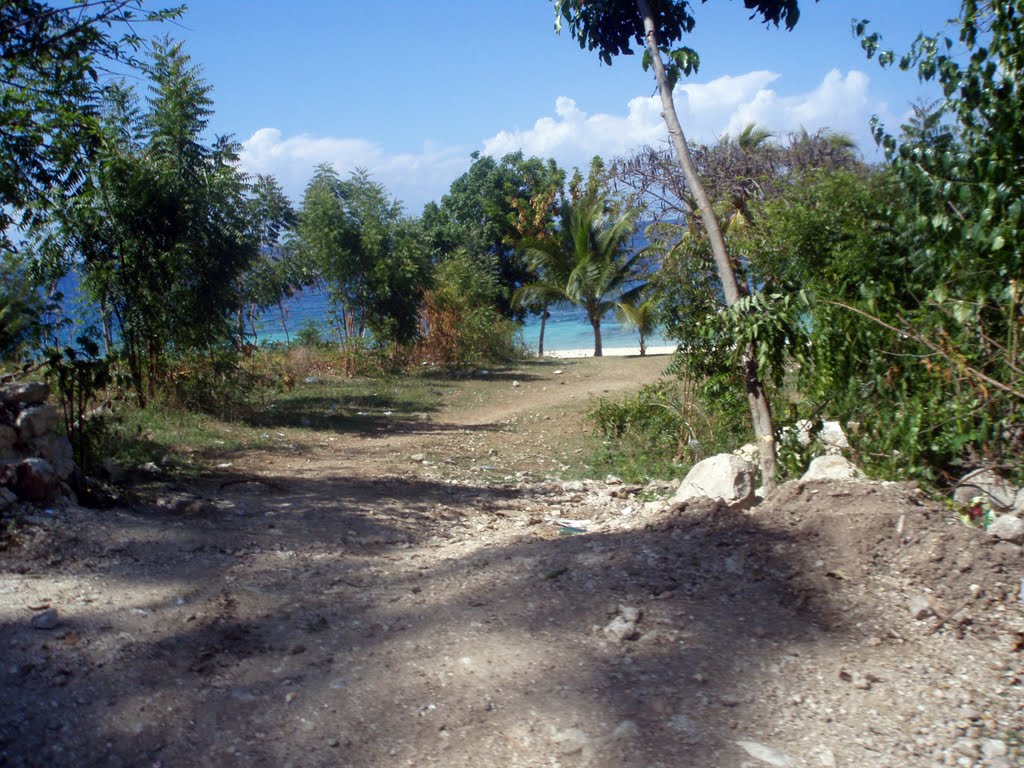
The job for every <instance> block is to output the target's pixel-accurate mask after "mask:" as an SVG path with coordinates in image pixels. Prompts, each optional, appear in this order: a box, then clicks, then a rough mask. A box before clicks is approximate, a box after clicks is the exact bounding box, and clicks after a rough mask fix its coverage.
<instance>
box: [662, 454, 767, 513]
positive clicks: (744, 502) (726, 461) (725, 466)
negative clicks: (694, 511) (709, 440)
mask: <svg viewBox="0 0 1024 768" xmlns="http://www.w3.org/2000/svg"><path fill="white" fill-rule="evenodd" d="M756 472H757V469H756V467H754V465H753V464H751V463H750V462H749V461H747V460H746V459H744V458H742V457H740V456H737V455H735V454H732V453H720V454H718V455H717V456H712V457H710V458H707V459H704V461H701V462H699V463H698V464H695V465H694V467H693V469H691V470H690V472H689V474H687V475H686V478H685V479H684V480H683V482H682V484H681V485H680V486H679V490H677V491H676V493H675V496H673V497H672V501H674V502H681V501H692V500H693V499H717V500H719V501H721V502H723V503H725V504H728V505H729V506H733V507H739V508H746V507H749V506H750V505H751V504H753V503H754V499H755V496H754V475H755V473H756Z"/></svg>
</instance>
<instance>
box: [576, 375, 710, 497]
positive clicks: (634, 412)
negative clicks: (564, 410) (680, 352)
mask: <svg viewBox="0 0 1024 768" xmlns="http://www.w3.org/2000/svg"><path fill="white" fill-rule="evenodd" d="M693 411H694V408H693V402H692V400H690V399H688V397H687V393H686V391H685V388H684V387H683V386H681V385H680V383H679V382H678V381H673V380H671V379H662V380H659V381H656V382H654V383H653V384H648V385H646V386H644V387H642V388H641V389H640V391H639V392H637V393H636V394H634V395H629V396H627V397H625V398H623V399H621V400H610V399H607V398H601V399H599V400H598V401H597V403H596V404H595V405H594V406H593V407H591V408H590V409H589V410H588V411H587V412H586V414H585V416H584V419H585V420H586V421H587V422H588V423H590V424H592V425H593V427H594V431H595V435H596V436H597V437H599V438H600V439H601V444H600V446H598V448H597V449H596V450H595V455H594V456H593V457H592V458H591V461H590V464H591V466H592V467H593V468H594V469H595V470H597V471H598V472H599V473H603V472H605V471H608V472H612V473H613V474H616V475H618V476H620V477H622V479H624V480H627V481H630V482H633V481H641V480H649V479H653V478H656V477H671V476H676V475H678V474H680V471H681V469H682V468H684V465H686V464H689V463H690V462H691V461H692V460H693V458H695V456H694V454H693V448H694V444H693V435H694V431H693V428H692V423H691V421H692V414H693Z"/></svg>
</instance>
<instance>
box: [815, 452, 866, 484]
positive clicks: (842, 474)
mask: <svg viewBox="0 0 1024 768" xmlns="http://www.w3.org/2000/svg"><path fill="white" fill-rule="evenodd" d="M863 478H864V473H863V472H861V471H860V470H859V469H858V468H857V467H856V466H855V465H854V464H853V463H852V462H851V461H850V460H849V459H847V458H846V457H845V456H819V457H818V458H816V459H814V460H813V461H812V462H811V465H810V466H809V467H808V468H807V471H806V472H804V476H803V477H801V478H800V480H801V481H802V482H808V481H812V480H861V479H863Z"/></svg>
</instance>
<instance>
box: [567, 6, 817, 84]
mask: <svg viewBox="0 0 1024 768" xmlns="http://www.w3.org/2000/svg"><path fill="white" fill-rule="evenodd" d="M553 2H554V6H555V31H556V32H561V30H562V25H563V23H565V24H566V25H568V27H569V33H570V34H571V35H572V37H573V38H574V39H575V40H577V41H578V42H579V44H580V48H583V49H585V50H590V51H597V54H598V56H599V57H600V59H601V61H602V62H604V63H605V64H607V65H608V66H611V64H612V61H613V60H614V57H615V56H619V55H632V53H633V45H637V46H639V47H640V48H641V49H644V47H645V45H646V43H645V40H644V26H643V18H642V17H641V16H640V14H639V12H638V10H637V3H636V0H553ZM743 4H744V6H745V7H746V8H748V9H750V10H752V11H753V16H760V17H761V18H762V20H763V21H764V23H765V24H774V25H775V26H779V25H782V24H784V25H785V26H786V28H787V29H792V28H793V26H794V25H795V24H796V22H797V20H798V19H799V18H800V10H799V7H798V2H797V0H743ZM651 6H652V7H653V10H654V13H653V21H654V27H655V34H656V35H657V38H658V41H659V44H660V45H662V46H664V47H665V48H666V49H667V50H666V51H665V53H666V57H667V59H668V60H667V61H666V69H667V70H668V76H669V81H670V83H671V84H672V85H673V86H674V85H675V83H676V81H677V80H678V79H679V76H680V75H689V74H691V73H692V72H696V71H697V67H698V65H699V63H700V58H699V57H698V55H697V52H696V51H694V50H692V49H691V48H687V47H685V46H677V45H676V44H677V43H679V42H680V41H681V40H682V39H683V38H685V37H686V36H687V35H689V34H690V33H691V32H692V31H693V28H694V26H695V25H696V19H695V18H694V16H693V13H692V12H691V8H692V3H691V2H689V0H666V1H665V2H660V3H654V2H652V3H651ZM643 66H644V69H645V70H646V69H647V68H648V67H649V66H650V60H649V59H648V57H647V55H646V53H645V55H644V60H643Z"/></svg>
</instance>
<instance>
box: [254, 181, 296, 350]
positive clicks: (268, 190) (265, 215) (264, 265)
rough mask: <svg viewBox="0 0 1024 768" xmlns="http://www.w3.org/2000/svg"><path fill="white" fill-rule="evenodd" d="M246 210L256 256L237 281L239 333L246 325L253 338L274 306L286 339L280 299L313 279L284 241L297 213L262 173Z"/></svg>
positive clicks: (274, 184)
mask: <svg viewBox="0 0 1024 768" xmlns="http://www.w3.org/2000/svg"><path fill="white" fill-rule="evenodd" d="M249 209H250V210H249V215H250V217H251V224H250V226H251V227H252V232H253V237H254V239H255V241H256V244H257V253H256V256H255V258H254V259H253V263H252V265H251V266H250V267H249V269H248V270H246V272H245V273H244V274H243V275H241V277H240V279H239V294H240V297H241V301H242V304H243V307H242V308H240V309H239V326H240V329H239V334H240V335H244V333H245V330H244V325H245V323H246V322H248V324H249V330H250V332H251V333H252V336H253V338H254V339H255V338H257V333H258V331H257V328H256V320H257V317H258V315H259V313H260V312H261V311H265V310H268V309H270V308H271V307H277V308H278V310H279V311H280V313H281V327H282V328H283V329H284V332H285V337H286V338H289V337H288V322H287V317H286V312H285V308H284V300H285V299H287V298H289V297H290V296H292V295H294V293H295V292H296V291H298V290H300V289H301V288H302V287H303V286H305V285H307V284H308V283H310V282H312V280H313V277H312V275H311V274H310V273H309V271H308V270H307V269H305V268H304V265H303V263H302V261H301V259H300V258H299V257H298V254H297V249H295V248H294V247H291V244H286V243H285V242H284V241H285V238H286V236H288V235H290V233H291V232H292V230H293V229H294V228H295V227H296V225H297V224H298V214H297V213H296V211H295V209H294V208H293V207H292V204H291V201H290V200H289V199H288V197H287V196H286V195H285V193H284V190H283V189H281V185H280V184H278V183H277V180H276V179H275V178H274V177H273V176H266V175H263V174H259V175H257V176H256V179H255V181H254V182H253V185H252V192H251V194H250V196H249ZM289 340H290V339H289Z"/></svg>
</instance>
